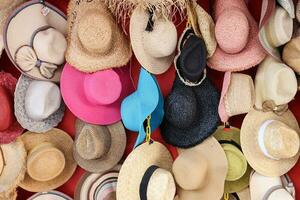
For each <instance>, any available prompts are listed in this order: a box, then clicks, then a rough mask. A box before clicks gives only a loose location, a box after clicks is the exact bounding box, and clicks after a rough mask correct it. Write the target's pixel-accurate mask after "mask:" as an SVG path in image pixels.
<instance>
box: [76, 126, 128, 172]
mask: <svg viewBox="0 0 300 200" xmlns="http://www.w3.org/2000/svg"><path fill="white" fill-rule="evenodd" d="M75 128H76V139H75V142H74V147H73V156H74V159H75V160H76V162H77V163H78V165H79V166H80V167H82V168H84V169H85V170H87V171H89V172H95V173H99V172H103V171H107V170H109V169H111V168H112V167H114V166H115V165H116V164H117V163H118V162H119V161H120V160H121V158H122V156H123V153H124V150H125V147H126V133H125V129H124V126H123V124H122V122H117V123H115V124H112V125H108V126H100V125H92V124H87V123H85V122H83V121H81V120H77V121H76V124H75Z"/></svg>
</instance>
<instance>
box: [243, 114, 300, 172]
mask: <svg viewBox="0 0 300 200" xmlns="http://www.w3.org/2000/svg"><path fill="white" fill-rule="evenodd" d="M299 133H300V129H299V126H298V122H297V120H296V118H295V116H294V115H293V113H292V112H291V111H289V110H287V111H286V112H285V113H283V114H282V115H276V114H275V113H274V112H270V111H269V112H261V111H256V110H255V109H252V110H251V111H250V112H249V113H248V114H247V116H246V117H245V119H244V121H243V124H242V128H241V146H242V150H243V153H244V155H245V156H246V158H247V161H248V163H249V164H250V165H251V167H252V168H253V169H254V170H255V171H257V172H259V173H261V174H262V175H265V176H281V175H283V174H285V173H287V172H288V171H289V170H290V169H291V168H292V167H293V166H294V165H295V164H296V162H297V160H298V158H299V147H300V142H299ZM279 144H280V145H279Z"/></svg>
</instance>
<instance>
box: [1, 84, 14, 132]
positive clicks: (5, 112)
mask: <svg viewBox="0 0 300 200" xmlns="http://www.w3.org/2000/svg"><path fill="white" fill-rule="evenodd" d="M12 102H13V99H12V97H11V95H10V94H9V91H8V90H7V89H6V88H5V86H3V85H0V105H1V106H0V131H3V130H6V129H7V128H8V127H10V125H11V124H12V123H13V105H12Z"/></svg>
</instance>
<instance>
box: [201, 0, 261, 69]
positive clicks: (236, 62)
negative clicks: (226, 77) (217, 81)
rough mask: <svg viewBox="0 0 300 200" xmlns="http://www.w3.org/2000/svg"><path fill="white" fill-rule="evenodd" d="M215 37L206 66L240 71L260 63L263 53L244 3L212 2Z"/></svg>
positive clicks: (242, 1)
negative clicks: (214, 46) (215, 43)
mask: <svg viewBox="0 0 300 200" xmlns="http://www.w3.org/2000/svg"><path fill="white" fill-rule="evenodd" d="M214 19H215V21H216V27H215V34H216V39H217V43H218V47H217V49H216V51H215V53H214V55H213V56H212V57H211V58H209V59H208V63H207V64H208V66H209V67H210V68H212V69H215V70H218V71H243V70H246V69H249V68H251V67H254V66H255V65H257V64H258V63H260V62H261V61H262V60H263V59H264V57H265V53H264V50H263V48H262V46H261V44H260V42H259V39H258V36H257V34H258V26H257V23H256V21H255V19H254V18H253V16H252V15H251V14H250V12H249V10H248V8H247V6H246V3H245V1H244V0H232V1H226V0H217V1H215V16H214Z"/></svg>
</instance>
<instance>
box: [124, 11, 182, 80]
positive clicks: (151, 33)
mask: <svg viewBox="0 0 300 200" xmlns="http://www.w3.org/2000/svg"><path fill="white" fill-rule="evenodd" d="M129 29H130V30H129V31H130V41H131V45H132V50H133V52H134V54H135V56H136V58H137V60H138V61H139V63H140V64H141V66H142V67H144V68H145V69H146V70H147V71H149V72H151V73H152V74H162V73H164V72H166V71H167V70H168V69H169V67H170V66H171V64H172V63H173V60H174V58H175V50H176V45H177V31H176V27H175V25H174V24H173V22H171V21H169V20H167V19H165V18H164V17H163V16H155V15H154V14H153V13H151V11H147V10H145V9H144V8H143V7H141V6H138V7H136V8H135V9H134V11H133V13H132V15H131V18H130V28H129ZM162 44H163V45H162Z"/></svg>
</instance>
